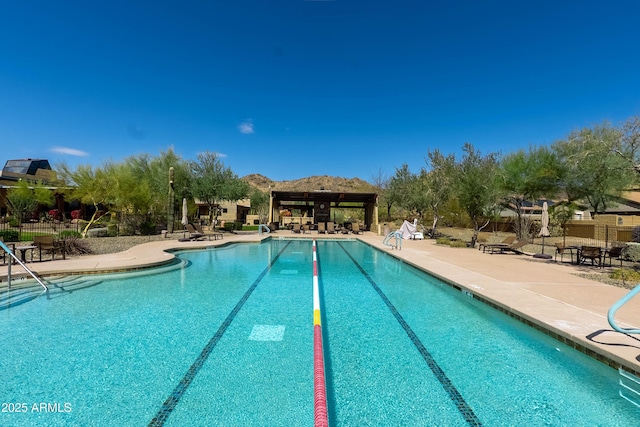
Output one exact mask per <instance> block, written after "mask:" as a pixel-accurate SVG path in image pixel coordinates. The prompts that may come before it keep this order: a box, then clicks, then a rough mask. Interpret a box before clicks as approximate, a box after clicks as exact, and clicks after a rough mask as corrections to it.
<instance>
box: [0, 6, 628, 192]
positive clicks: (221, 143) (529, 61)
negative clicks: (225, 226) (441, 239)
mask: <svg viewBox="0 0 640 427" xmlns="http://www.w3.org/2000/svg"><path fill="white" fill-rule="evenodd" d="M638 22H640V1H637V0H616V1H602V0H598V1H589V0H579V1H573V0H562V1H558V0H553V1H547V0H541V1H527V0H519V1H513V0H509V1H502V0H496V1H491V0H486V1H478V0H472V1H456V0H451V1H443V0H439V1H428V0H418V1H403V0H397V1H376V0H333V1H326V0H325V1H304V0H224V1H223V0H206V1H205V0H202V1H191V0H182V1H161V0H157V1H145V2H141V1H134V0H128V1H111V0H110V1H86V0H66V1H63V0H53V1H52V0H42V1H31V0H20V1H5V2H3V5H2V9H1V12H0V163H2V164H4V162H5V161H6V160H9V159H16V158H24V157H31V158H46V159H49V160H50V162H51V163H52V164H53V165H54V166H55V165H56V163H57V162H59V161H66V162H67V163H69V164H71V165H76V164H84V163H90V164H94V165H98V164H101V163H102V162H103V161H105V160H115V161H119V160H122V159H124V158H125V157H128V156H131V155H134V154H140V153H149V154H152V155H157V154H159V153H160V151H165V150H167V149H168V148H169V147H173V148H174V149H175V151H176V152H177V153H178V154H180V155H181V156H182V157H184V158H185V159H195V157H196V155H197V153H198V152H201V151H204V150H209V151H214V152H218V153H220V154H221V156H223V161H224V162H225V164H226V165H228V166H230V167H231V168H232V169H233V170H234V171H235V172H236V173H237V174H238V175H239V176H244V175H246V174H250V173H260V174H263V175H265V176H268V177H269V178H272V179H275V180H288V179H297V178H302V177H306V176H310V175H335V176H342V177H347V178H350V177H356V176H357V177H360V178H363V179H367V180H369V179H371V178H372V177H373V176H374V175H376V174H377V173H378V171H380V170H382V171H384V172H386V173H387V174H388V175H391V174H393V173H394V171H395V168H396V167H400V166H401V165H402V164H403V163H407V164H409V166H410V167H411V169H412V170H414V171H418V170H419V168H420V167H422V166H424V165H425V163H424V159H425V157H426V154H427V151H428V150H429V149H434V148H439V149H440V150H442V151H443V152H445V153H449V152H456V153H459V152H460V149H461V147H462V145H463V144H464V143H465V142H470V143H472V144H473V145H474V146H476V147H477V148H478V149H480V150H481V152H482V153H488V152H490V151H500V152H503V153H505V152H511V151H514V150H516V149H519V148H523V147H527V146H529V145H531V144H533V145H547V144H551V143H553V142H554V141H556V140H558V139H560V138H563V137H565V136H567V135H568V134H569V133H570V132H571V131H572V130H575V129H578V128H582V127H585V126H592V125H595V124H598V123H602V122H603V121H605V120H608V121H610V122H611V123H613V124H619V123H620V122H621V121H623V120H625V119H626V118H628V117H630V116H636V115H640V26H639V25H638Z"/></svg>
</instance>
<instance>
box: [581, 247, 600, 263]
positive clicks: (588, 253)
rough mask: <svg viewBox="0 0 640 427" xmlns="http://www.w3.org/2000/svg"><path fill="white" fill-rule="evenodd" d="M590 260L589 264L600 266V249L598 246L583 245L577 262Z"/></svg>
mask: <svg viewBox="0 0 640 427" xmlns="http://www.w3.org/2000/svg"><path fill="white" fill-rule="evenodd" d="M587 260H588V261H591V265H593V266H596V265H597V266H599V267H602V249H601V248H600V247H598V246H583V247H582V249H580V254H579V260H578V263H579V264H584V263H585V262H587Z"/></svg>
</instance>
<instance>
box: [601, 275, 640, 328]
mask: <svg viewBox="0 0 640 427" xmlns="http://www.w3.org/2000/svg"><path fill="white" fill-rule="evenodd" d="M639 292H640V285H636V287H635V288H633V289H632V290H631V291H630V292H628V293H627V294H626V295H625V296H623V297H622V298H620V300H618V301H617V302H616V303H615V304H613V305H612V306H611V308H610V309H609V312H608V313H607V320H608V321H609V325H611V327H612V328H613V329H615V330H616V331H618V332H622V333H623V334H640V329H625V328H621V327H620V326H618V324H617V323H616V320H615V315H616V311H618V310H619V309H620V307H622V306H623V305H625V304H626V303H628V302H629V300H630V299H631V298H633V297H634V296H636V295H637V294H638V293H639Z"/></svg>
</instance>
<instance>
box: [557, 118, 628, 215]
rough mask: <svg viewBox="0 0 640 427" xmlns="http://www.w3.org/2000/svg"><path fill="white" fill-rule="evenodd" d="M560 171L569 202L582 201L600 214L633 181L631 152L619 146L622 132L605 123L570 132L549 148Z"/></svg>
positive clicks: (621, 145)
mask: <svg viewBox="0 0 640 427" xmlns="http://www.w3.org/2000/svg"><path fill="white" fill-rule="evenodd" d="M553 150H554V152H555V153H556V156H557V157H558V158H559V159H560V160H561V162H562V166H563V168H564V174H563V179H562V181H561V183H562V188H563V190H564V191H565V192H566V195H567V198H568V200H569V201H576V200H585V201H586V203H588V204H589V206H590V207H591V209H592V210H593V212H594V213H596V214H597V213H602V212H604V211H605V210H606V209H607V207H608V206H609V205H610V204H611V203H612V202H614V201H615V199H616V198H617V197H619V196H620V194H621V192H622V191H623V190H625V189H627V188H628V187H629V186H630V185H631V184H632V183H633V182H634V180H635V178H636V174H635V173H634V169H633V167H632V165H631V164H630V163H629V160H628V159H627V158H625V157H624V156H621V155H620V153H621V152H623V151H624V152H626V153H627V155H629V156H635V154H632V153H633V151H634V149H632V148H630V147H627V148H625V147H623V144H622V132H621V131H620V129H617V128H614V127H612V126H611V125H609V124H608V123H604V124H602V125H598V126H595V127H593V128H584V129H582V130H579V131H575V132H572V133H571V134H570V135H569V137H568V138H566V139H564V140H561V141H558V142H556V143H555V144H554V145H553Z"/></svg>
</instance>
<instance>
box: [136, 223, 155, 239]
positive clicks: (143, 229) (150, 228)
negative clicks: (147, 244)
mask: <svg viewBox="0 0 640 427" xmlns="http://www.w3.org/2000/svg"><path fill="white" fill-rule="evenodd" d="M140 234H142V235H143V236H152V235H154V234H156V223H155V222H152V221H144V222H143V223H141V224H140Z"/></svg>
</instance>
